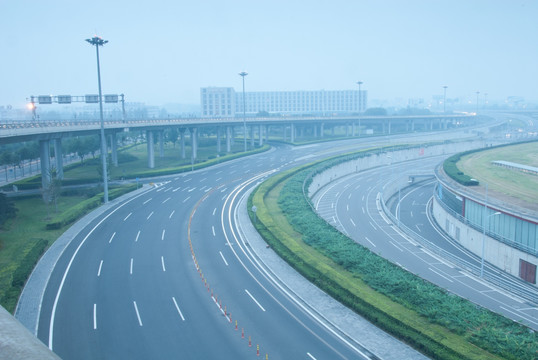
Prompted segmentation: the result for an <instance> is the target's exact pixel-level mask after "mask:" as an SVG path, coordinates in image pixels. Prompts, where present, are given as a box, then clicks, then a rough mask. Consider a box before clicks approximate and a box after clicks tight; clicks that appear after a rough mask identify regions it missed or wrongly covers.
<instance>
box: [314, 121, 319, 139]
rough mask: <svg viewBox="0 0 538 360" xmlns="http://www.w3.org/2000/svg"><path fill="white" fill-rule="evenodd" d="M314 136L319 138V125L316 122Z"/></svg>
mask: <svg viewBox="0 0 538 360" xmlns="http://www.w3.org/2000/svg"><path fill="white" fill-rule="evenodd" d="M314 138H315V139H317V138H318V126H317V125H316V124H314Z"/></svg>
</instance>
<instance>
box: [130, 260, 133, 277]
mask: <svg viewBox="0 0 538 360" xmlns="http://www.w3.org/2000/svg"><path fill="white" fill-rule="evenodd" d="M129 274H130V275H133V258H131V268H130V269H129Z"/></svg>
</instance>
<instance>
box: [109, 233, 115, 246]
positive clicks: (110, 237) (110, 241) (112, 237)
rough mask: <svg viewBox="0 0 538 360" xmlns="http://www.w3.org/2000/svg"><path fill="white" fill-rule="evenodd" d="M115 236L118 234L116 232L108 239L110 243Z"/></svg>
mask: <svg viewBox="0 0 538 360" xmlns="http://www.w3.org/2000/svg"><path fill="white" fill-rule="evenodd" d="M114 236H116V233H115V232H114V234H112V236H111V237H110V240H108V243H109V244H110V243H111V242H112V239H114Z"/></svg>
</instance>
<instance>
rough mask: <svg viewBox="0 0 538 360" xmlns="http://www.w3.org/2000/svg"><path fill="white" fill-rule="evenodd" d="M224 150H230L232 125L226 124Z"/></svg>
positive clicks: (228, 151)
mask: <svg viewBox="0 0 538 360" xmlns="http://www.w3.org/2000/svg"><path fill="white" fill-rule="evenodd" d="M226 152H227V153H230V152H232V127H231V126H226Z"/></svg>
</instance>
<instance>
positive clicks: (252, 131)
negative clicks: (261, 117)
mask: <svg viewBox="0 0 538 360" xmlns="http://www.w3.org/2000/svg"><path fill="white" fill-rule="evenodd" d="M250 148H251V149H254V125H250Z"/></svg>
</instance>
